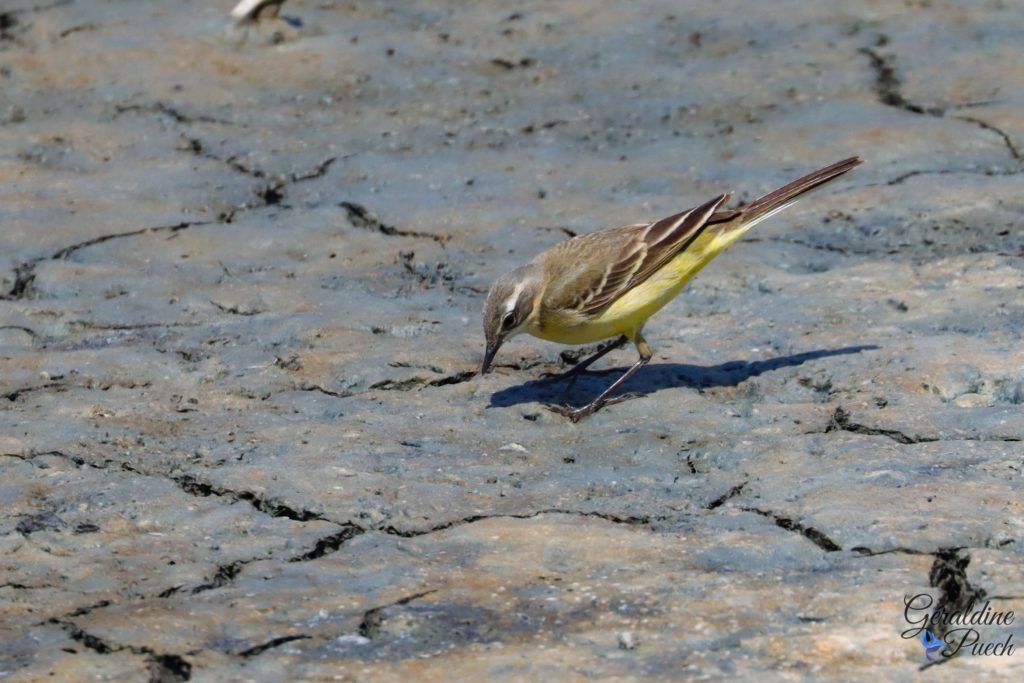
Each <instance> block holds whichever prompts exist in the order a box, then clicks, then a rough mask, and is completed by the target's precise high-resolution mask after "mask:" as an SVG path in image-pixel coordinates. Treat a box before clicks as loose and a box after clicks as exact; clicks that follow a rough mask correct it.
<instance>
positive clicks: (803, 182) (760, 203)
mask: <svg viewBox="0 0 1024 683" xmlns="http://www.w3.org/2000/svg"><path fill="white" fill-rule="evenodd" d="M861 163H863V159H861V158H860V157H850V158H849V159H843V160H842V161H837V162H836V163H834V164H832V165H831V166H826V167H825V168H820V169H818V170H817V171H814V172H813V173H808V174H807V175H805V176H803V177H801V178H797V179H796V180H794V181H793V182H791V183H789V184H788V185H783V186H782V187H780V188H779V189H777V190H774V191H772V192H769V193H768V194H766V195H765V196H763V197H760V198H759V199H755V200H754V201H752V202H750V204H748V205H747V206H745V207H743V208H742V209H740V210H739V211H740V214H741V215H742V222H743V225H744V226H745V227H747V228H751V227H753V226H754V225H755V224H757V223H760V222H761V221H763V220H764V219H766V218H768V217H769V216H772V215H774V214H776V213H778V212H779V211H782V210H783V209H785V208H786V207H787V206H789V205H790V204H792V203H793V202H795V201H796V200H797V199H799V198H800V197H801V196H803V195H804V194H806V193H808V192H810V191H811V190H813V189H815V188H818V187H821V186H822V185H824V184H825V183H827V182H829V181H832V180H835V179H836V178H838V177H839V176H841V175H843V174H844V173H846V172H848V171H850V170H852V169H853V168H855V167H856V166H859V165H860V164H861Z"/></svg>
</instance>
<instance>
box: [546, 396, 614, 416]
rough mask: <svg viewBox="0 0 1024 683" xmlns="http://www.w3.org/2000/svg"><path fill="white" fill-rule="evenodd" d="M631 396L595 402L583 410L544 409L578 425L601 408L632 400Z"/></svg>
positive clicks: (554, 406)
mask: <svg viewBox="0 0 1024 683" xmlns="http://www.w3.org/2000/svg"><path fill="white" fill-rule="evenodd" d="M630 396H631V395H630V394H626V395H625V396H614V397H612V398H606V399H604V400H601V401H594V402H593V403H588V404H587V405H585V406H583V407H582V408H573V407H572V406H560V405H546V406H544V407H545V408H547V409H548V410H550V411H551V412H553V413H558V414H559V415H563V416H565V417H567V418H569V421H570V422H573V423H576V422H579V421H580V420H582V419H583V418H585V417H587V416H589V415H593V414H594V413H596V412H597V411H599V410H600V409H601V408H604V407H605V406H610V405H614V404H616V403H622V402H623V401H625V400H626V399H627V398H630Z"/></svg>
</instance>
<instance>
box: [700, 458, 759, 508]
mask: <svg viewBox="0 0 1024 683" xmlns="http://www.w3.org/2000/svg"><path fill="white" fill-rule="evenodd" d="M691 469H692V465H691ZM692 473H693V472H691V474H692ZM749 483H750V482H749V481H744V482H742V483H739V484H736V486H733V487H732V488H731V489H729V490H728V491H726V492H725V493H723V494H722V495H720V496H719V497H718V498H715V499H714V500H713V501H711V502H710V503H708V504H707V505H705V506H704V509H705V510H715V509H717V508H720V507H722V506H723V505H725V504H726V503H727V502H728V501H729V500H731V499H733V498H735V497H736V496H738V495H740V494H741V493H743V489H744V488H746V486H747V484H749Z"/></svg>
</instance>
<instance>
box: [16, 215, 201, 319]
mask: <svg viewBox="0 0 1024 683" xmlns="http://www.w3.org/2000/svg"><path fill="white" fill-rule="evenodd" d="M201 225H211V222H210V221H183V222H181V223H176V224H174V225H158V226H154V227H148V228H140V229H138V230H129V231H128V232H117V233H112V234H109V235H100V236H99V237H93V238H90V239H87V240H84V241H82V242H76V243H75V244H72V245H69V246H67V247H64V248H62V249H59V250H58V251H56V252H54V253H53V254H51V255H50V256H39V257H36V258H34V259H31V260H29V261H25V262H24V263H21V264H19V265H17V266H15V268H14V285H13V287H11V290H10V291H9V292H7V294H0V299H6V300H9V301H16V300H19V299H26V298H28V297H29V296H31V294H32V290H33V289H34V285H35V279H36V272H35V269H36V266H38V265H39V264H40V263H42V262H43V261H61V260H65V259H67V258H68V257H69V256H71V254H73V253H75V252H76V251H79V250H81V249H85V248H86V247H92V246H95V245H97V244H102V243H104V242H109V241H110V240H115V239H120V238H122V237H136V236H138V235H145V234H148V233H153V232H172V233H174V232H180V231H181V230H188V229H189V228H193V227H196V226H201Z"/></svg>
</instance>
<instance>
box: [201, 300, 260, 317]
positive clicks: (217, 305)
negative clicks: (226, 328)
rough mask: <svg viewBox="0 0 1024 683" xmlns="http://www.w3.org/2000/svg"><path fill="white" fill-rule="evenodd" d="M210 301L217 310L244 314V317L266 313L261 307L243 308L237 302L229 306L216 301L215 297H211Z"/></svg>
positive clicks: (232, 313)
mask: <svg viewBox="0 0 1024 683" xmlns="http://www.w3.org/2000/svg"><path fill="white" fill-rule="evenodd" d="M210 303H211V304H213V306H214V308H216V309H217V310H219V311H221V312H222V313H230V314H231V315H240V316H243V317H251V316H254V315H259V314H261V313H266V311H265V310H260V309H259V308H242V307H241V306H239V305H237V304H236V305H234V306H227V305H225V304H222V303H218V302H216V301H214V300H213V299H210Z"/></svg>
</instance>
